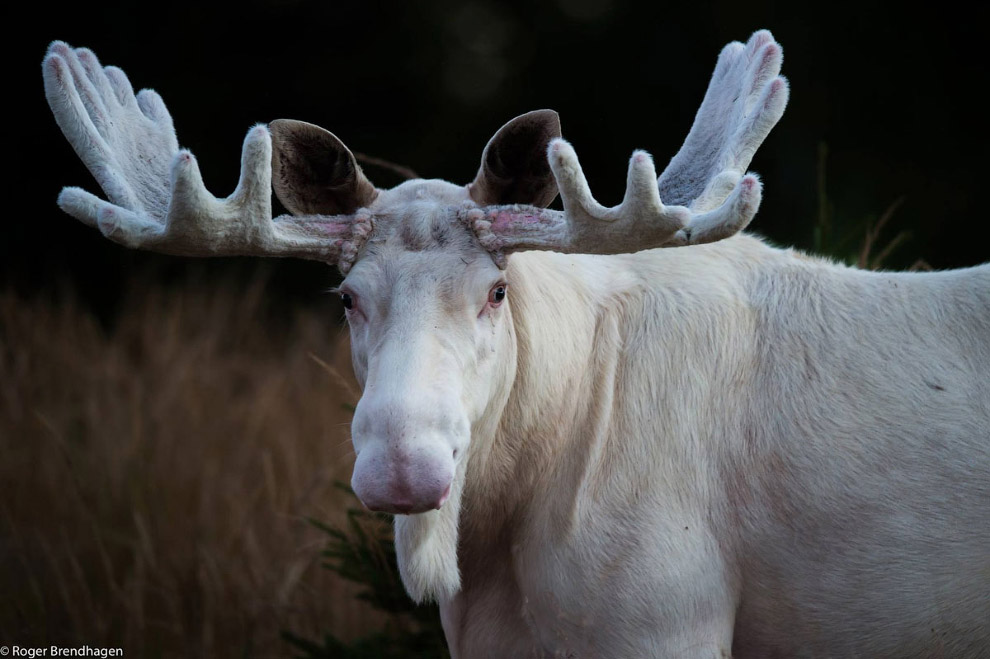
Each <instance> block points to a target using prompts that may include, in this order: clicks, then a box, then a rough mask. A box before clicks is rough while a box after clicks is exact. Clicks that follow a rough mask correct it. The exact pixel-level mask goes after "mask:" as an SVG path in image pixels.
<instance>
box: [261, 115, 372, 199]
mask: <svg viewBox="0 0 990 659" xmlns="http://www.w3.org/2000/svg"><path fill="white" fill-rule="evenodd" d="M268 129H269V130H270V131H271V134H272V187H273V188H275V194H276V195H278V198H279V201H281V202H282V204H283V205H284V206H285V207H286V208H287V209H289V211H290V212H292V214H293V215H346V214H350V213H353V212H354V211H356V210H357V209H359V208H364V207H367V206H368V205H370V204H371V202H372V201H374V200H375V197H377V196H378V190H376V189H375V186H374V185H372V183H371V181H369V180H368V179H367V178H366V177H365V175H364V172H362V171H361V168H360V167H359V166H358V164H357V161H356V160H355V159H354V154H353V153H351V152H350V150H348V148H347V147H346V146H344V143H343V142H341V141H340V140H339V139H337V136H336V135H334V134H333V133H331V132H330V131H327V130H324V129H322V128H320V127H319V126H314V125H313V124H308V123H306V122H305V121H295V120H293V119H278V120H276V121H273V122H271V123H270V124H269V125H268Z"/></svg>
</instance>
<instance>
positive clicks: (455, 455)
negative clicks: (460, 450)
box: [454, 448, 457, 460]
mask: <svg viewBox="0 0 990 659" xmlns="http://www.w3.org/2000/svg"><path fill="white" fill-rule="evenodd" d="M454 459H455V460H456V459H457V449H456V448H455V449H454Z"/></svg>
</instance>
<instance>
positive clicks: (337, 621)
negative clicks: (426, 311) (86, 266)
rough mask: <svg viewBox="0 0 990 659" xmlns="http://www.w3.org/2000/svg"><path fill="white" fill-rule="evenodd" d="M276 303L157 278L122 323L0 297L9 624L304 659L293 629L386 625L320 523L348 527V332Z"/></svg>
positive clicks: (128, 306)
mask: <svg viewBox="0 0 990 659" xmlns="http://www.w3.org/2000/svg"><path fill="white" fill-rule="evenodd" d="M274 297H275V296H273V294H272V290H271V286H270V283H269V281H268V278H267V277H266V276H263V275H262V276H256V277H254V278H253V279H251V280H248V281H241V280H230V279H226V280H224V279H221V280H218V281H211V282H210V283H209V285H203V283H202V279H200V278H191V279H189V280H187V281H185V282H181V283H179V284H177V285H175V286H174V287H167V288H166V287H163V286H161V285H160V284H158V283H157V279H156V278H155V277H154V276H150V277H148V278H137V279H135V280H134V281H132V282H131V291H130V293H129V294H128V295H127V296H126V298H125V302H124V304H123V305H122V308H121V310H120V312H119V314H118V315H117V316H116V318H115V319H114V321H113V322H111V323H109V324H106V323H101V322H100V321H99V320H98V319H97V318H96V316H95V315H94V314H93V313H92V312H91V311H89V310H88V309H87V308H86V307H84V306H82V305H80V304H79V303H78V302H77V300H76V299H75V298H74V297H73V296H72V295H70V294H67V293H63V294H60V295H57V296H55V297H53V298H51V299H45V298H43V297H37V298H33V299H26V298H24V297H22V296H20V295H17V294H14V293H11V292H10V291H6V292H4V291H0V455H2V456H3V459H2V460H0V483H2V490H0V593H2V594H3V597H2V598H0V638H2V639H6V640H8V641H10V640H13V639H16V641H17V643H18V644H20V645H22V646H35V647H43V646H48V645H51V644H64V645H75V646H78V645H82V644H87V645H90V646H94V647H98V646H103V647H121V648H124V649H125V652H126V654H127V656H135V657H184V658H185V657H202V658H204V659H214V658H223V657H273V656H274V657H284V656H286V655H287V654H288V649H287V647H286V644H285V641H284V640H283V639H282V638H281V630H283V629H289V628H291V629H292V630H294V631H295V632H296V633H297V634H300V635H302V636H316V635H318V634H322V633H324V632H326V631H329V632H330V633H333V634H334V635H335V636H337V637H339V638H341V639H343V642H350V641H351V640H353V639H355V638H359V637H363V636H365V635H367V634H368V633H370V632H372V631H373V630H376V629H378V628H379V627H380V626H381V625H382V624H383V622H384V621H385V620H386V616H385V615H384V614H383V613H381V612H379V611H377V610H375V608H374V607H373V606H371V604H369V603H366V602H365V601H362V600H357V599H355V597H354V596H355V594H356V593H357V592H358V591H359V589H358V588H357V587H356V586H355V585H354V584H352V583H351V582H349V581H347V580H346V579H344V578H342V577H341V576H339V575H338V574H336V573H334V572H333V571H330V570H325V569H322V568H321V566H320V562H321V561H320V555H319V552H320V550H321V548H322V547H323V545H324V544H325V533H323V532H322V531H321V530H319V529H318V528H316V527H314V526H313V525H312V524H310V523H309V522H307V518H317V519H320V520H324V521H325V522H326V523H327V524H329V525H338V526H341V527H345V528H350V527H348V526H347V525H348V523H349V522H348V519H349V518H348V517H347V516H346V515H345V512H344V509H345V508H346V506H347V505H349V504H352V503H353V501H354V499H353V498H352V497H350V496H348V495H345V494H344V493H342V492H340V491H339V490H338V489H337V488H335V487H334V486H333V483H334V482H335V481H337V480H339V479H342V478H349V477H350V472H351V468H352V460H353V455H352V453H353V452H352V449H351V446H350V441H349V434H348V425H349V420H350V416H351V415H350V412H349V411H347V410H345V409H343V407H342V405H344V404H346V405H353V404H354V403H356V402H357V388H356V385H355V383H354V382H353V381H352V380H351V379H350V377H349V375H348V374H349V373H350V366H349V361H350V355H349V349H348V346H347V342H346V340H343V339H341V338H339V336H338V334H337V330H336V329H335V322H334V321H335V320H336V318H335V316H334V315H331V311H332V310H335V307H332V308H328V309H327V310H325V311H322V312H321V311H320V310H318V309H303V310H298V311H295V312H292V313H286V312H285V310H284V309H283V308H282V307H281V306H280V305H279V304H276V302H277V300H276V299H274ZM327 297H328V296H327Z"/></svg>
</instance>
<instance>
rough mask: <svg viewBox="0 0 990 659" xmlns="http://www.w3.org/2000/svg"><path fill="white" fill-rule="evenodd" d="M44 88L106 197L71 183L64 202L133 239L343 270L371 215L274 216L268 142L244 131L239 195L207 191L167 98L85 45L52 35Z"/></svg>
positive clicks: (88, 220) (156, 246) (198, 252)
mask: <svg viewBox="0 0 990 659" xmlns="http://www.w3.org/2000/svg"><path fill="white" fill-rule="evenodd" d="M43 70H44V78H45V93H46V96H47V97H48V102H49V105H50V106H51V108H52V112H53V114H54V115H55V119H56V121H57V122H58V125H59V127H60V128H61V129H62V132H63V133H64V134H65V136H66V138H67V139H68V141H69V143H70V144H71V145H72V147H73V148H74V149H75V151H76V153H77V154H78V155H79V157H80V159H81V160H82V161H83V163H85V165H86V167H87V168H88V169H89V170H90V172H91V173H92V174H93V176H94V177H95V178H96V180H97V182H98V183H99V184H100V187H101V188H103V191H104V192H105V193H106V194H107V196H108V198H109V201H104V200H102V199H100V198H99V197H97V196H95V195H93V194H90V193H89V192H86V191H84V190H81V189H80V188H75V187H67V188H64V189H63V190H62V193H61V194H60V195H59V206H60V207H61V208H62V209H63V210H64V211H66V212H67V213H69V214H70V215H72V216H73V217H75V218H77V219H79V220H81V221H82V222H84V223H85V224H87V225H89V226H94V227H98V228H99V229H100V231H101V232H102V233H103V235H104V236H106V237H107V238H110V239H111V240H114V241H116V242H119V243H121V244H124V245H126V246H128V247H136V248H142V249H150V250H154V251H160V252H165V253H169V254H176V255H182V256H235V255H237V256H291V257H296V258H305V259H314V260H319V261H325V262H329V263H338V262H339V265H340V266H341V268H342V269H346V268H347V265H348V263H349V261H348V259H346V258H345V259H344V260H343V261H342V260H341V256H342V254H349V255H351V256H353V252H354V251H355V248H354V242H355V241H359V240H361V239H362V238H363V237H364V236H365V235H366V234H367V233H368V231H369V230H370V217H369V216H368V214H367V213H360V212H359V213H358V214H356V215H343V216H320V215H309V216H281V217H279V218H276V219H274V220H273V219H272V214H271V196H272V188H271V180H272V140H271V134H270V133H269V131H268V128H267V127H266V126H263V125H258V126H255V127H254V128H252V129H251V130H250V131H248V134H247V137H246V138H245V139H244V146H243V150H242V154H241V174H240V179H239V181H238V184H237V188H236V189H235V190H234V192H233V194H231V195H230V196H229V197H226V198H224V199H218V198H216V197H214V196H213V195H212V194H210V193H209V191H207V189H206V186H205V185H204V184H203V178H202V175H201V173H200V171H199V165H198V163H197V162H196V158H195V157H194V156H193V155H192V153H190V152H189V151H188V150H185V149H181V150H180V149H179V148H178V142H177V140H176V137H175V130H174V128H173V126H172V118H171V116H170V115H169V113H168V110H167V109H166V107H165V104H164V102H163V101H162V100H161V97H160V96H159V95H158V94H157V93H155V92H153V91H151V90H142V91H141V92H140V93H138V94H137V95H135V94H134V92H133V89H132V87H131V84H130V82H129V81H128V80H127V76H126V75H124V72H123V71H121V70H120V69H117V68H115V67H107V68H103V67H101V66H100V64H99V61H98V60H97V59H96V56H95V55H94V54H93V53H92V52H91V51H89V50H86V49H77V50H73V49H72V48H70V47H69V46H68V45H67V44H65V43H62V42H54V43H53V44H52V45H51V46H50V48H49V51H48V54H47V56H46V57H45V60H44V63H43Z"/></svg>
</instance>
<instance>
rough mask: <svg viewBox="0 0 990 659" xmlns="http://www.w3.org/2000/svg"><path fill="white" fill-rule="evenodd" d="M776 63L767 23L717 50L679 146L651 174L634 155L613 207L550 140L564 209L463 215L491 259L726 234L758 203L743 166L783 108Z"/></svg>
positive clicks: (566, 150) (629, 248) (567, 149)
mask: <svg viewBox="0 0 990 659" xmlns="http://www.w3.org/2000/svg"><path fill="white" fill-rule="evenodd" d="M782 61H783V51H782V50H781V48H780V45H779V44H777V42H776V41H774V39H773V35H771V34H770V32H768V31H766V30H761V31H759V32H756V33H754V34H753V36H752V37H750V39H749V41H748V42H747V44H746V45H743V44H741V43H738V42H733V43H731V44H729V45H727V46H726V47H725V48H723V49H722V52H721V54H720V55H719V59H718V63H717V64H716V67H715V71H714V73H713V74H712V79H711V82H710V83H709V86H708V90H707V92H706V93H705V98H704V101H702V104H701V107H700V108H699V110H698V113H697V115H696V116H695V120H694V124H693V126H692V127H691V131H690V132H689V133H688V136H687V138H686V139H685V141H684V145H683V146H682V147H681V149H680V150H679V151H678V152H677V155H675V156H674V157H673V158H672V159H671V161H670V164H669V165H668V166H667V168H666V169H665V170H664V172H663V174H661V175H660V177H659V178H656V179H655V178H654V177H655V176H656V172H655V170H654V168H653V161H652V159H651V158H650V156H649V154H647V153H645V152H643V151H637V152H635V153H634V154H633V156H632V159H631V160H630V162H629V175H628V180H627V187H626V193H625V196H624V198H623V200H622V203H621V204H619V205H618V206H614V207H611V208H606V207H604V206H602V205H601V204H599V203H598V202H597V201H595V199H594V197H593V196H592V195H591V190H590V188H589V187H588V182H587V180H586V179H585V177H584V173H583V171H582V170H581V165H580V163H579V162H578V159H577V155H576V154H575V153H574V150H573V149H572V148H571V146H570V145H569V144H567V143H566V142H564V141H563V140H554V141H553V142H551V143H550V146H549V149H548V154H547V155H548V158H549V160H550V167H551V169H552V170H553V174H554V177H555V178H556V180H557V186H558V188H559V189H560V196H561V199H562V201H563V203H564V211H563V213H561V212H559V211H548V210H542V209H536V208H532V207H520V206H502V207H493V208H488V209H485V210H483V211H479V210H474V211H467V215H466V219H467V220H468V221H469V222H470V223H471V224H472V226H474V228H475V231H476V232H477V234H478V236H479V238H480V239H481V241H482V244H483V245H485V246H486V247H487V248H488V249H490V250H492V251H493V252H496V261H497V262H503V261H502V257H501V255H502V254H503V253H504V252H508V251H521V250H528V249H543V250H554V251H561V252H581V253H588V254H619V253H628V252H636V251H640V250H644V249H650V248H654V247H678V246H684V245H695V244H701V243H708V242H714V241H717V240H722V239H724V238H728V237H729V236H732V235H734V234H735V233H737V232H739V231H741V230H742V229H744V228H745V227H746V226H747V225H748V224H749V223H750V221H752V219H753V217H754V216H755V215H756V211H757V209H758V208H759V205H760V200H761V198H762V186H761V184H760V181H759V179H758V178H757V177H756V176H755V175H754V174H745V175H744V172H745V170H746V167H748V166H749V163H750V161H751V160H752V158H753V155H754V154H755V153H756V150H757V149H758V148H759V146H760V144H762V143H763V140H764V139H765V138H766V136H767V135H768V134H769V132H770V130H771V129H772V128H773V127H774V125H776V123H777V121H778V120H779V119H780V117H781V115H782V114H783V112H784V107H785V106H786V105H787V96H788V89H787V82H786V80H784V78H782V77H780V76H779V75H778V74H779V73H780V66H781V62H782ZM661 200H663V201H661ZM664 202H667V205H665V203H664Z"/></svg>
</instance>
